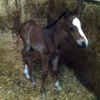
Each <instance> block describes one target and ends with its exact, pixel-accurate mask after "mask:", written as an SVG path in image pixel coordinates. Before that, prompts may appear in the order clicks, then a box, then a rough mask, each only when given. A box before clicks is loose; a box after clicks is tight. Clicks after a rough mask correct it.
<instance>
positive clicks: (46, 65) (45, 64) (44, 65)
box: [41, 54, 49, 98]
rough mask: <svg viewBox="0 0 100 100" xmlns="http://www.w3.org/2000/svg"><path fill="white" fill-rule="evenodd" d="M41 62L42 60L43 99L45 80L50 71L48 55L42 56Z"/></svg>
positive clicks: (43, 95)
mask: <svg viewBox="0 0 100 100" xmlns="http://www.w3.org/2000/svg"><path fill="white" fill-rule="evenodd" d="M41 60H42V83H41V94H42V98H45V92H44V83H45V79H46V78H47V76H48V71H49V58H48V56H47V55H43V54H41Z"/></svg>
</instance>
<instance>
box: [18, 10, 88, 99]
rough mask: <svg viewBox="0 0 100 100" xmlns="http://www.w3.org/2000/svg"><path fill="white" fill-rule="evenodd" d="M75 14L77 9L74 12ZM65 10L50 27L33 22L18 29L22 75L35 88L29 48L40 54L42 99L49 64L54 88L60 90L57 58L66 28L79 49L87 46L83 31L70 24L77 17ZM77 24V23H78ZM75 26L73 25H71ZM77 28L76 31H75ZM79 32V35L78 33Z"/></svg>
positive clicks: (64, 37)
mask: <svg viewBox="0 0 100 100" xmlns="http://www.w3.org/2000/svg"><path fill="white" fill-rule="evenodd" d="M75 11H76V12H77V9H76V10H75ZM75 11H74V12H75ZM69 12H70V11H69V10H68V9H67V10H66V11H65V12H63V13H62V14H61V15H60V17H59V18H58V19H57V20H56V21H55V22H54V23H53V24H51V25H49V26H46V27H44V28H41V27H40V26H39V25H37V24H36V23H35V22H34V21H31V20H30V21H27V22H25V23H23V24H22V25H21V26H20V28H19V34H20V36H21V38H22V40H23V45H24V48H23V50H22V56H23V61H24V66H25V67H24V74H25V76H26V78H27V79H31V81H32V83H33V86H34V87H35V86H36V82H35V79H34V76H33V75H32V67H31V61H30V54H29V51H30V48H31V47H32V48H33V50H37V51H39V52H40V54H41V60H42V84H41V94H42V97H45V93H44V82H45V79H46V77H47V75H48V71H49V64H50V62H51V64H52V68H50V69H51V70H50V71H51V73H52V76H53V79H54V82H55V84H54V85H55V86H56V87H57V88H58V90H61V87H60V85H59V81H58V57H59V50H60V47H61V46H62V45H63V43H64V42H66V39H67V33H66V27H72V26H73V28H74V30H75V34H74V37H75V39H76V41H77V43H78V44H79V45H80V46H81V47H86V46H87V45H88V41H87V38H86V37H85V35H84V34H82V32H83V31H78V30H79V28H80V26H79V24H78V27H77V25H76V24H75V23H72V22H73V20H74V19H75V18H77V16H76V15H75V14H74V13H73V14H72V12H70V13H69ZM78 23H79V22H78ZM72 24H75V25H76V26H75V25H72ZM76 28H77V29H76ZM79 32H81V33H79Z"/></svg>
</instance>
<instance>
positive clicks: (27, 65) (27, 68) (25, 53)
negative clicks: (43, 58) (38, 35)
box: [22, 42, 36, 87]
mask: <svg viewBox="0 0 100 100" xmlns="http://www.w3.org/2000/svg"><path fill="white" fill-rule="evenodd" d="M29 50H30V45H29V44H28V43H27V42H24V49H23V50H22V57H23V62H24V74H25V76H26V78H27V79H30V80H31V81H32V83H33V87H35V86H36V82H35V79H34V76H33V74H32V66H31V60H30V52H29Z"/></svg>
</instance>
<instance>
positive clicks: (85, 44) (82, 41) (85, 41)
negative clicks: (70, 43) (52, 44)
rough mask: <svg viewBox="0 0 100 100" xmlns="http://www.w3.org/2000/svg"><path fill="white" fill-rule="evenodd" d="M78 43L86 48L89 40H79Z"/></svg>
mask: <svg viewBox="0 0 100 100" xmlns="http://www.w3.org/2000/svg"><path fill="white" fill-rule="evenodd" d="M77 43H78V45H79V46H80V47H82V48H86V47H87V46H88V40H77Z"/></svg>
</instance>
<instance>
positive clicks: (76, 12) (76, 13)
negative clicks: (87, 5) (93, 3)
mask: <svg viewBox="0 0 100 100" xmlns="http://www.w3.org/2000/svg"><path fill="white" fill-rule="evenodd" d="M79 11H80V6H79V5H78V6H77V7H76V8H75V10H74V11H73V13H74V14H75V15H78V14H79Z"/></svg>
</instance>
